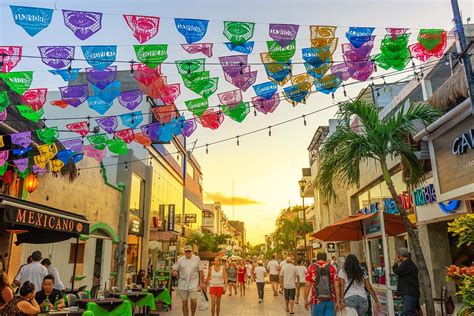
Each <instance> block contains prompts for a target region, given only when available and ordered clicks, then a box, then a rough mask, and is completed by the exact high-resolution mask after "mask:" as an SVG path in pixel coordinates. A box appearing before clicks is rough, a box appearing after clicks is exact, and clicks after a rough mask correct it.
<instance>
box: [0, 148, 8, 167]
mask: <svg viewBox="0 0 474 316" xmlns="http://www.w3.org/2000/svg"><path fill="white" fill-rule="evenodd" d="M9 155H10V151H8V150H2V151H0V166H3V165H4V164H5V162H7V159H8V156H9Z"/></svg>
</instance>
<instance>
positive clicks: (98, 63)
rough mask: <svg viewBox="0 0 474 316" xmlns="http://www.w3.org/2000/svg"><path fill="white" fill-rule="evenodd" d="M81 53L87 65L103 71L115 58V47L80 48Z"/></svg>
mask: <svg viewBox="0 0 474 316" xmlns="http://www.w3.org/2000/svg"><path fill="white" fill-rule="evenodd" d="M81 48H82V53H83V54H84V57H85V58H86V61H87V63H88V64H89V65H91V66H92V67H94V68H95V69H99V70H103V69H105V68H107V67H108V66H110V65H111V64H112V63H113V62H114V61H115V58H116V57H117V46H115V45H110V46H100V45H96V46H81Z"/></svg>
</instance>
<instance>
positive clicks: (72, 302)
mask: <svg viewBox="0 0 474 316" xmlns="http://www.w3.org/2000/svg"><path fill="white" fill-rule="evenodd" d="M65 298H66V305H67V306H68V307H70V306H76V304H77V296H76V295H74V294H66V295H65Z"/></svg>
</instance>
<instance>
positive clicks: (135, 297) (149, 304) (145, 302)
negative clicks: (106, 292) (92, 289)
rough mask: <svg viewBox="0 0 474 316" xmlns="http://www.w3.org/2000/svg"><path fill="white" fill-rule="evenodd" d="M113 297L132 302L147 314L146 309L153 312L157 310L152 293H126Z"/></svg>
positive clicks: (114, 294)
mask: <svg viewBox="0 0 474 316" xmlns="http://www.w3.org/2000/svg"><path fill="white" fill-rule="evenodd" d="M112 297H119V298H121V299H122V300H124V301H130V303H131V304H132V306H133V307H134V308H135V307H138V308H139V309H141V310H142V311H143V314H145V308H150V309H151V310H152V311H154V310H156V306H155V298H154V296H153V294H151V293H145V292H126V293H113V294H112Z"/></svg>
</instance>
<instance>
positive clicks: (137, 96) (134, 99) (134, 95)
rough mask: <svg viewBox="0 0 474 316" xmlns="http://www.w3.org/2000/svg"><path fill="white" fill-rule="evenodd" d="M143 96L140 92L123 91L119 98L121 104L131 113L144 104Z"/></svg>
mask: <svg viewBox="0 0 474 316" xmlns="http://www.w3.org/2000/svg"><path fill="white" fill-rule="evenodd" d="M142 100H143V94H142V92H141V91H140V90H130V91H123V92H121V93H120V95H119V96H118V101H119V103H120V104H121V105H122V106H123V107H124V108H126V109H127V110H129V111H133V110H135V109H136V108H137V106H139V105H140V103H142Z"/></svg>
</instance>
